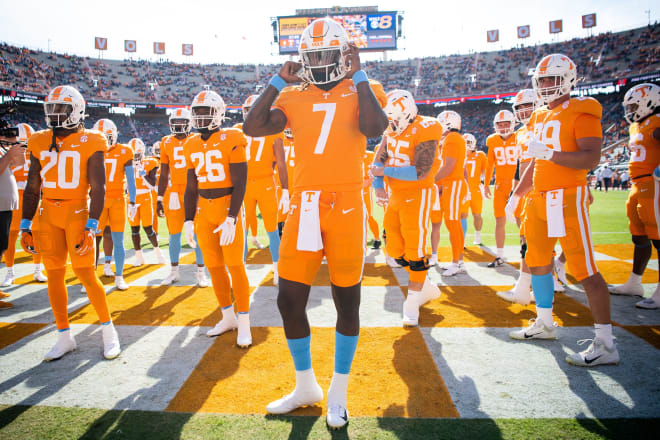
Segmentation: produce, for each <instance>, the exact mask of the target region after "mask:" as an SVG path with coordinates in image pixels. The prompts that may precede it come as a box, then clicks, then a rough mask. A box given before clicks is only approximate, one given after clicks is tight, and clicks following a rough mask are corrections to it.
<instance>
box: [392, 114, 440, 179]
mask: <svg viewBox="0 0 660 440" xmlns="http://www.w3.org/2000/svg"><path fill="white" fill-rule="evenodd" d="M441 137H442V125H440V122H438V120H437V119H435V118H429V117H426V116H417V117H416V118H415V120H414V121H413V122H412V123H411V124H410V125H408V127H406V129H405V130H404V131H403V132H401V133H399V134H398V135H395V134H394V133H392V132H390V133H389V134H388V135H387V137H386V142H387V163H386V164H385V166H386V167H407V166H414V164H415V163H414V161H415V150H416V149H417V146H418V145H420V144H422V143H423V142H428V141H433V142H435V143H436V144H437V143H438V142H439V140H440V138H441ZM435 151H436V153H435V154H436V155H437V148H436V150H435ZM436 157H437V156H436ZM434 160H435V158H434ZM432 168H433V167H432ZM436 172H437V170H436ZM434 178H435V173H433V172H429V173H428V175H427V177H426V178H424V179H423V180H412V181H410V180H400V179H394V178H392V177H388V176H385V182H386V183H387V185H388V186H389V187H390V188H392V190H403V189H413V188H428V187H430V186H432V185H433V181H434Z"/></svg>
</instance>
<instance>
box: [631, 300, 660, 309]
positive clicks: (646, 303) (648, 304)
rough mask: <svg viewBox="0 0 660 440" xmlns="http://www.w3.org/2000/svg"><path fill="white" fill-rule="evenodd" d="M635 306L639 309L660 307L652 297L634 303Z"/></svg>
mask: <svg viewBox="0 0 660 440" xmlns="http://www.w3.org/2000/svg"><path fill="white" fill-rule="evenodd" d="M635 307H637V308H640V309H647V310H655V309H660V304H658V303H657V302H656V301H655V300H654V299H653V298H646V299H643V300H641V301H638V302H637V303H635Z"/></svg>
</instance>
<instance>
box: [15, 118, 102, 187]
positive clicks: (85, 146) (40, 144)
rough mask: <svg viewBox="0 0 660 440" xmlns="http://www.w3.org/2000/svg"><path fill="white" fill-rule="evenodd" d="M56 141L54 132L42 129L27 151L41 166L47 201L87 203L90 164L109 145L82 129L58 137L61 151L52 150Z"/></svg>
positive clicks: (42, 182) (100, 134) (30, 141)
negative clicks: (96, 154)
mask: <svg viewBox="0 0 660 440" xmlns="http://www.w3.org/2000/svg"><path fill="white" fill-rule="evenodd" d="M52 141H53V134H52V131H51V130H42V131H39V132H37V133H35V134H34V135H32V137H30V140H29V141H28V152H30V153H31V154H32V156H34V157H35V158H36V159H37V160H38V161H39V163H40V164H41V188H42V192H43V198H44V199H56V200H86V199H87V195H88V193H89V180H88V178H87V161H88V160H89V158H90V157H91V156H92V155H93V154H94V153H96V152H97V151H100V152H101V153H105V152H106V151H107V149H108V142H107V140H106V139H105V136H104V135H103V134H102V133H100V132H98V131H94V130H82V131H79V132H77V133H72V134H70V135H68V136H66V137H64V138H59V137H58V138H57V139H56V143H57V146H58V148H59V150H60V151H59V152H57V151H56V150H55V149H54V148H53V149H52V151H49V150H50V148H51V144H52Z"/></svg>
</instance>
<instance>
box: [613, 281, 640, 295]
mask: <svg viewBox="0 0 660 440" xmlns="http://www.w3.org/2000/svg"><path fill="white" fill-rule="evenodd" d="M610 293H611V294H613V295H626V296H644V287H643V286H642V283H641V282H634V281H632V282H631V281H630V280H628V281H626V283H625V284H622V285H620V286H616V287H610Z"/></svg>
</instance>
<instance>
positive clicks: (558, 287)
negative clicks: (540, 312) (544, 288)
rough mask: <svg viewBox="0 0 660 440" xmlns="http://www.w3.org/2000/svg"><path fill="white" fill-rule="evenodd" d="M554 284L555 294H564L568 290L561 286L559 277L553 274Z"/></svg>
mask: <svg viewBox="0 0 660 440" xmlns="http://www.w3.org/2000/svg"><path fill="white" fill-rule="evenodd" d="M552 283H553V285H554V289H555V292H564V291H565V290H566V289H565V288H564V286H562V285H561V284H559V281H558V280H557V276H556V275H555V274H552Z"/></svg>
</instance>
